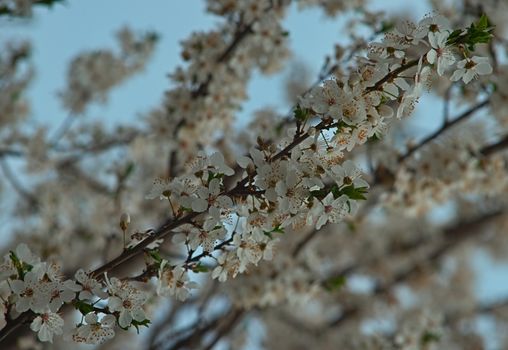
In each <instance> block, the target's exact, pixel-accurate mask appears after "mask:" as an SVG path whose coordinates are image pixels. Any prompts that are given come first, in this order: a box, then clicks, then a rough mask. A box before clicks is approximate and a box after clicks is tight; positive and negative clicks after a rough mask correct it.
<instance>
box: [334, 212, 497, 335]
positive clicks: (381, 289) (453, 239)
mask: <svg viewBox="0 0 508 350" xmlns="http://www.w3.org/2000/svg"><path fill="white" fill-rule="evenodd" d="M503 214H505V212H503V211H494V212H492V213H488V214H485V215H483V216H481V217H479V218H477V219H475V220H473V221H470V222H461V223H458V224H457V225H455V226H454V227H451V228H449V229H447V230H445V231H444V233H443V239H444V241H443V243H442V244H440V245H439V246H438V247H437V248H435V249H434V250H432V251H431V252H430V253H428V254H427V255H425V256H423V257H421V258H420V259H419V260H418V261H416V262H414V263H413V264H412V265H411V266H409V267H407V268H406V269H405V270H402V271H399V272H398V273H396V274H395V275H393V276H392V277H391V278H390V279H389V280H387V281H385V282H382V283H378V285H377V286H376V287H375V289H374V292H373V296H383V295H385V294H387V293H388V292H389V291H390V290H391V289H392V288H394V287H395V286H396V285H397V284H399V283H402V282H404V281H406V280H407V279H409V278H410V277H412V276H414V275H415V274H417V273H418V271H419V270H420V267H421V266H422V265H424V264H428V263H433V264H436V263H437V262H438V261H440V259H441V258H443V257H444V256H445V254H446V253H448V252H449V251H450V250H452V249H453V248H455V247H456V246H457V245H459V244H461V243H463V242H465V241H467V240H468V239H470V238H475V237H476V236H478V235H481V234H482V233H484V232H485V231H483V230H482V227H483V225H485V224H486V223H489V222H491V221H492V220H495V219H497V218H499V217H500V216H501V215H503ZM359 267H360V266H353V267H350V268H348V271H347V273H344V274H341V275H339V276H346V275H348V274H351V273H352V272H353V271H355V270H356V269H357V268H359ZM360 314H361V308H360V306H358V305H356V306H355V305H353V306H348V307H346V308H345V309H344V311H343V313H342V314H341V315H340V316H338V317H337V318H336V319H335V320H332V321H331V322H330V323H329V324H328V326H329V327H336V326H338V325H340V324H342V323H344V322H346V321H349V320H351V319H352V318H353V317H356V316H357V315H360Z"/></svg>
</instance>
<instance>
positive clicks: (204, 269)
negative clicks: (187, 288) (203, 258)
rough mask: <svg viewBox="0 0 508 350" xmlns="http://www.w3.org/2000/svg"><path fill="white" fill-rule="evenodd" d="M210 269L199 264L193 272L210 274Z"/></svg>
mask: <svg viewBox="0 0 508 350" xmlns="http://www.w3.org/2000/svg"><path fill="white" fill-rule="evenodd" d="M209 271H210V269H209V268H208V267H206V266H205V265H203V264H201V263H198V264H197V265H195V266H194V267H193V268H192V272H195V273H200V272H209Z"/></svg>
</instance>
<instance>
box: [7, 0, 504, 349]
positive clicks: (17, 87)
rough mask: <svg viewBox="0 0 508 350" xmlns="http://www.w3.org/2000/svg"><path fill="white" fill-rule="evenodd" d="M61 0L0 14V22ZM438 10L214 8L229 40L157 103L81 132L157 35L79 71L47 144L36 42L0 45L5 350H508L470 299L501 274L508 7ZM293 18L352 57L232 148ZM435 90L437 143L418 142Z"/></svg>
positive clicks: (181, 71)
mask: <svg viewBox="0 0 508 350" xmlns="http://www.w3.org/2000/svg"><path fill="white" fill-rule="evenodd" d="M58 2H60V1H58V0H45V1H32V0H24V1H9V0H0V15H1V16H2V17H0V18H9V19H13V18H17V17H30V16H31V13H32V12H31V11H32V8H34V7H38V6H51V5H55V3H58ZM293 3H296V5H294V4H293ZM430 3H431V5H432V6H433V7H434V8H435V12H433V13H431V14H428V15H426V16H425V17H424V18H421V19H420V20H418V21H416V22H412V21H408V20H406V19H404V18H396V17H393V16H392V14H390V13H379V12H373V11H372V10H369V3H368V1H367V0H348V1H340V0H300V1H290V0H239V1H234V0H207V1H206V4H207V11H209V12H210V13H212V14H214V15H216V16H218V17H219V18H221V21H220V22H218V24H217V25H216V26H215V27H214V28H212V29H211V30H209V31H207V32H205V31H201V32H195V33H193V34H192V35H191V36H190V37H189V38H187V39H186V40H185V41H183V42H182V51H181V57H182V59H183V63H182V65H181V66H179V67H178V68H176V69H175V70H174V71H173V72H171V74H170V75H169V76H170V79H171V81H172V87H171V88H169V89H168V90H167V91H166V92H165V95H164V98H163V101H162V103H161V104H160V105H159V106H154V107H153V109H152V110H151V111H150V112H149V113H147V114H146V115H144V116H142V122H141V123H139V124H138V125H137V126H132V125H128V124H126V125H119V126H117V127H116V128H115V129H114V130H111V131H107V130H106V129H105V128H103V127H102V126H101V125H98V124H96V123H91V122H87V121H86V118H84V117H82V116H83V115H84V114H85V112H86V110H87V108H89V106H90V105H91V104H94V103H104V102H105V101H106V99H107V96H108V93H109V92H110V91H111V90H112V89H113V88H115V87H116V86H118V85H121V84H122V83H123V82H125V81H126V80H127V79H128V78H129V77H131V76H133V75H134V74H137V73H139V72H141V71H142V70H143V68H144V67H145V66H146V64H149V59H150V57H151V55H152V53H153V51H154V50H155V49H156V46H157V35H156V34H154V33H135V32H133V31H132V30H130V29H128V28H123V29H121V30H120V31H119V32H118V35H117V39H118V43H119V50H117V51H115V50H106V49H101V50H96V51H88V52H83V53H80V54H78V55H77V56H76V57H75V59H73V60H72V62H70V66H69V69H68V76H67V85H66V86H65V87H64V88H62V90H61V92H60V93H59V96H58V98H60V99H61V101H62V103H63V106H64V107H63V108H64V109H65V112H66V113H68V114H69V118H68V119H66V122H65V123H64V124H63V125H62V126H61V128H60V129H59V131H58V133H57V134H56V135H48V132H47V129H46V128H45V127H33V126H32V125H31V124H30V119H29V118H28V107H29V102H30V101H29V100H28V99H27V95H26V89H27V87H28V85H29V83H30V81H31V79H32V78H33V69H32V66H31V61H30V44H29V43H26V42H23V43H22V42H14V41H10V42H4V43H3V44H4V46H3V48H2V51H1V53H0V165H1V170H2V178H1V179H0V180H1V186H2V187H1V188H2V190H3V192H4V194H5V193H11V195H9V196H7V195H6V196H4V198H5V199H6V200H10V201H12V200H13V196H12V193H13V192H15V193H16V201H17V202H16V207H15V210H14V211H13V213H12V222H10V223H9V230H10V231H11V232H12V233H10V234H9V237H10V240H9V241H8V243H6V244H4V249H5V258H4V260H3V262H2V264H1V265H0V297H1V299H0V301H1V303H0V344H1V347H2V349H7V348H9V347H12V348H19V349H33V348H41V349H42V348H44V346H45V345H41V344H45V343H46V344H47V342H50V343H52V345H51V348H62V349H70V348H75V347H78V346H79V344H81V343H82V344H91V345H94V346H95V347H96V348H108V349H110V348H122V349H123V348H133V349H139V348H147V349H148V348H149V349H212V348H221V346H222V348H231V349H240V348H253V347H254V348H256V347H261V348H263V347H264V348H270V349H272V348H273V349H279V348H280V349H295V348H303V349H307V348H318V349H338V348H340V349H432V348H435V349H479V348H484V346H490V345H491V344H493V342H494V343H496V344H498V345H499V347H501V348H502V347H507V346H508V339H507V338H506V336H505V335H504V334H498V336H496V337H494V336H492V337H491V338H489V337H486V336H485V334H481V333H480V332H479V331H478V328H477V327H475V322H476V321H477V320H478V318H479V317H480V316H482V315H483V316H488V317H489V319H490V320H491V321H492V326H491V328H492V329H495V327H506V326H507V319H506V313H504V314H503V311H504V308H506V307H507V306H508V303H507V302H505V301H504V300H499V301H496V302H495V303H491V304H485V303H481V302H480V301H479V299H478V296H477V295H476V294H475V289H474V288H475V284H474V283H475V280H474V273H473V270H472V267H471V252H472V251H473V249H474V248H475V247H478V246H482V247H483V248H484V249H487V251H488V252H489V253H490V254H491V255H492V257H497V258H500V259H501V258H503V257H504V258H506V257H507V256H508V255H507V254H508V244H506V242H508V240H507V239H506V237H505V234H506V232H507V230H506V225H507V222H508V221H507V219H508V217H507V215H506V211H505V208H506V199H505V198H506V192H507V190H508V173H507V168H508V164H507V158H506V153H505V149H506V146H508V130H506V128H507V125H508V109H507V106H508V104H507V103H506V102H505V98H506V91H507V89H505V87H506V88H508V65H507V62H506V54H507V52H508V51H507V49H508V45H507V44H508V39H505V38H506V37H507V34H508V33H507V30H506V29H507V28H506V23H507V21H506V18H505V17H506V15H508V5H507V4H506V3H505V2H503V1H497V0H482V1H480V0H455V1H448V2H441V1H430ZM68 6H72V2H69V4H68ZM175 6H178V5H177V4H175ZM290 6H299V8H300V9H301V10H302V11H305V9H306V8H307V7H320V8H322V9H323V10H324V12H325V14H326V15H327V16H330V17H340V16H347V17H348V18H349V19H350V22H349V26H350V32H351V36H350V43H349V44H348V45H338V44H337V45H336V47H335V51H334V55H332V56H330V57H328V58H327V59H326V60H325V63H324V65H323V67H322V70H321V73H320V76H319V77H316V79H315V82H314V83H309V82H307V81H305V79H299V78H290V79H289V81H288V84H287V87H288V95H289V96H290V98H291V99H292V100H293V101H294V105H292V106H290V107H291V112H290V113H289V114H288V115H279V114H277V113H276V112H274V111H272V110H269V109H261V110H260V111H259V112H258V113H256V114H255V115H254V116H253V117H252V122H251V124H250V125H249V128H248V129H247V130H237V129H235V127H234V125H233V122H234V120H235V116H236V115H237V113H238V111H239V109H240V108H241V106H242V104H243V103H244V102H245V101H246V99H247V94H246V87H247V84H248V82H249V79H250V78H251V76H252V75H253V74H254V73H255V72H256V71H260V72H261V73H264V74H268V73H273V72H277V71H278V70H280V69H281V68H282V67H283V66H284V65H285V64H286V62H287V60H288V58H289V53H290V50H289V46H288V37H289V36H290V35H291V33H288V32H287V31H286V30H285V29H284V27H283V24H282V21H283V19H284V18H285V16H286V14H287V12H288V8H289V7H290ZM360 26H362V28H363V29H362V31H361V32H362V33H364V34H363V35H362V36H360V35H359V34H355V30H357V29H358V28H359V27H360ZM319 59H320V58H319V57H316V60H319ZM425 94H427V95H430V94H433V95H435V97H436V98H440V99H441V100H442V101H443V105H444V108H443V115H442V124H441V127H439V128H438V129H437V130H435V131H434V132H432V133H430V134H422V132H421V131H420V132H419V133H418V134H417V135H416V137H415V138H414V139H409V138H407V136H405V135H406V134H407V133H406V132H404V130H406V129H407V123H406V121H407V120H409V119H410V118H411V115H412V114H413V111H414V110H415V108H416V106H417V104H418V101H419V99H420V97H421V96H422V95H425ZM260 107H261V106H260ZM428 118H429V119H435V118H437V116H428ZM78 123H79V125H76V124H78ZM415 140H416V141H415ZM118 150H121V152H118ZM12 158H16V159H19V160H20V161H21V162H22V163H23V166H19V167H17V168H13V167H12V166H11V165H10V163H9V161H10V159H12ZM444 206H446V208H447V209H443V207H444ZM436 208H437V209H436ZM439 208H441V209H439ZM436 210H438V211H439V210H441V212H443V211H446V215H445V216H446V219H445V220H439V221H437V220H434V219H433V216H432V215H431V214H432V213H435V212H436ZM355 281H356V283H355ZM358 281H363V282H364V283H363V285H364V287H363V288H359V287H358V285H359V284H360V283H358ZM489 344H490V345H489Z"/></svg>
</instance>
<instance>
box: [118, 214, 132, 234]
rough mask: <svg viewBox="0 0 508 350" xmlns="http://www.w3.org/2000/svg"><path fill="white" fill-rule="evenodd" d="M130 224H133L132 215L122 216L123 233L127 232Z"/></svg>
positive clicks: (121, 226)
mask: <svg viewBox="0 0 508 350" xmlns="http://www.w3.org/2000/svg"><path fill="white" fill-rule="evenodd" d="M130 223H131V217H130V215H129V214H128V213H123V214H122V215H121V216H120V228H121V229H122V231H126V230H127V228H128V227H129V224H130Z"/></svg>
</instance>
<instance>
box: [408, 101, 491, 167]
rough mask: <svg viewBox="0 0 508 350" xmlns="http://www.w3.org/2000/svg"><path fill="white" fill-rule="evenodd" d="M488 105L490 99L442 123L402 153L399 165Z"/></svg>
mask: <svg viewBox="0 0 508 350" xmlns="http://www.w3.org/2000/svg"><path fill="white" fill-rule="evenodd" d="M489 103H490V99H486V100H484V101H482V102H480V103H478V104H477V105H474V106H473V107H471V108H469V109H468V110H467V111H465V112H463V113H462V114H460V115H459V116H458V117H456V118H455V119H453V120H451V121H445V123H443V125H442V126H441V127H440V128H439V129H438V130H436V131H435V132H433V133H432V134H430V135H428V136H427V137H425V138H424V139H423V140H421V141H420V142H419V143H418V144H417V145H416V146H414V147H411V148H410V149H408V150H407V152H406V153H404V154H403V155H401V156H399V158H398V160H399V163H402V162H403V161H404V160H406V159H407V158H409V157H410V156H411V155H412V154H413V153H415V152H416V151H418V150H419V149H420V148H422V147H423V146H425V145H426V144H428V143H429V142H432V141H434V140H435V139H436V138H437V137H439V136H440V135H441V134H443V133H444V132H445V131H446V130H448V129H449V128H451V127H452V126H454V125H456V124H458V123H460V122H461V121H463V120H465V119H467V118H469V117H470V116H472V115H473V114H474V113H475V112H476V111H478V110H480V109H482V108H483V107H486V106H488V105H489Z"/></svg>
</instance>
